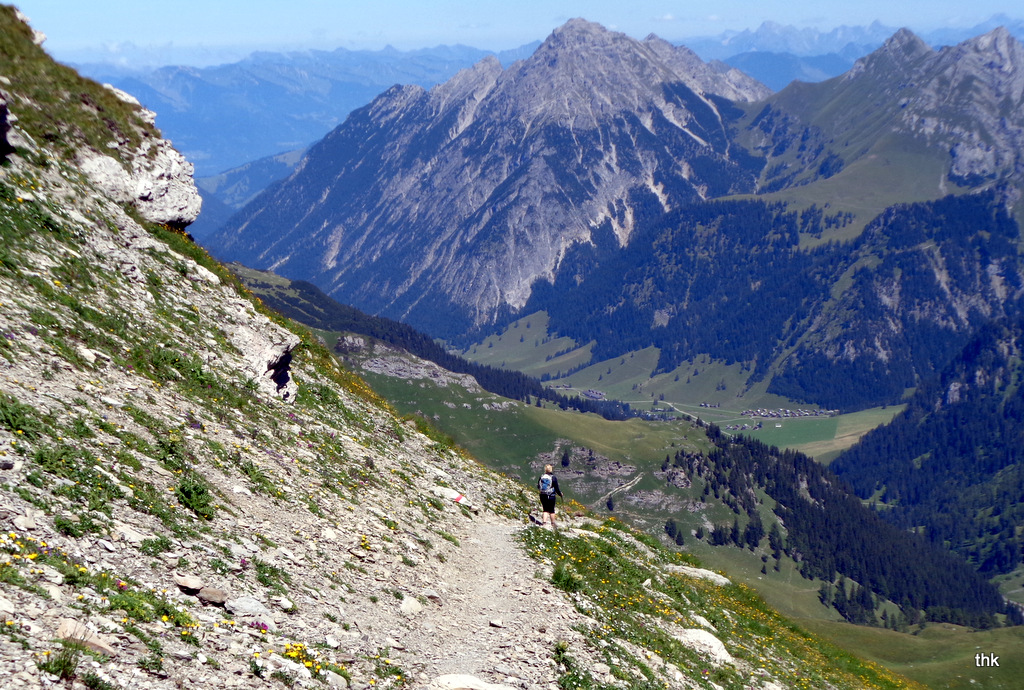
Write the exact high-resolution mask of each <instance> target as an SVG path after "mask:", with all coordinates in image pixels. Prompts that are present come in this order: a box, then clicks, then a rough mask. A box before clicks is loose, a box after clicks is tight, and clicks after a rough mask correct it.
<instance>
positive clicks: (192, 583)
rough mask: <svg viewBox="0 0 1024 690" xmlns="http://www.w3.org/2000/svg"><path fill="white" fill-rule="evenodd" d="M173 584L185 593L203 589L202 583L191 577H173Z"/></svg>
mask: <svg viewBox="0 0 1024 690" xmlns="http://www.w3.org/2000/svg"><path fill="white" fill-rule="evenodd" d="M174 584H176V585H178V587H179V588H180V589H182V590H184V591H186V592H190V593H192V592H198V591H199V590H201V589H202V588H203V581H202V580H200V579H199V578H198V577H193V576H191V575H175V576H174Z"/></svg>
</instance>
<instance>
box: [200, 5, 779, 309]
mask: <svg viewBox="0 0 1024 690" xmlns="http://www.w3.org/2000/svg"><path fill="white" fill-rule="evenodd" d="M767 94H768V90H767V89H766V88H765V87H763V86H761V85H759V84H757V83H756V82H754V81H753V80H751V79H749V78H747V77H745V76H744V75H742V74H741V73H739V72H738V71H736V70H731V69H728V68H724V67H723V66H717V67H716V66H709V65H706V64H704V63H703V62H701V61H700V60H699V59H698V58H697V57H696V56H695V55H694V54H693V53H691V52H690V51H688V50H686V49H685V48H676V47H673V46H671V45H669V44H668V43H666V42H664V41H662V40H660V39H658V38H657V37H653V36H652V37H650V38H648V39H647V40H645V41H636V40H633V39H631V38H629V37H627V36H625V35H623V34H618V33H615V32H610V31H607V30H605V29H603V28H602V27H600V26H598V25H596V24H591V23H589V22H586V21H583V20H572V21H570V22H568V23H567V24H566V25H564V26H563V27H561V28H559V29H558V30H556V31H555V32H554V33H553V34H552V35H551V36H550V37H549V38H548V40H546V41H545V42H544V43H543V44H542V45H541V46H540V47H539V48H538V49H537V51H536V52H535V53H534V54H533V55H532V56H531V57H530V58H529V59H527V60H524V61H521V62H517V63H515V64H514V65H512V66H510V67H509V68H508V69H507V70H503V69H502V68H501V66H500V65H499V63H498V62H497V60H495V59H493V58H489V59H486V60H484V61H482V62H480V63H478V64H477V65H476V66H475V67H473V68H472V69H469V70H464V71H463V72H460V73H459V74H458V75H456V76H455V77H454V78H453V79H451V80H450V81H448V82H446V83H445V84H442V85H440V86H437V87H435V88H434V89H432V90H430V91H424V90H423V89H421V88H418V87H395V88H393V89H391V90H390V91H388V92H386V93H385V94H383V95H382V96H381V97H379V98H378V99H376V100H375V101H374V102H373V103H371V104H370V105H369V106H367V107H366V108H364V109H362V110H359V111H356V112H355V113H353V114H352V116H350V118H349V119H348V121H347V122H346V123H345V124H344V125H342V126H341V127H339V128H338V129H336V130H335V131H333V132H332V133H331V134H330V135H328V136H327V137H326V138H324V140H323V141H321V142H319V143H318V144H317V145H315V146H314V147H313V148H312V149H311V150H310V152H309V154H308V156H307V157H306V159H305V161H304V162H303V163H302V164H300V166H299V168H298V170H297V171H296V172H295V173H294V174H293V175H292V176H291V178H290V179H288V180H287V181H285V182H284V183H282V184H280V185H279V186H277V187H276V188H274V189H272V190H269V191H268V192H267V193H265V194H264V195H262V196H261V197H260V198H258V199H257V200H256V201H254V202H253V203H252V204H251V205H250V206H248V207H247V208H246V209H245V210H243V211H242V212H241V213H240V214H239V215H238V216H237V217H236V219H235V220H234V221H233V222H231V223H229V225H228V227H227V228H226V229H225V230H224V231H223V232H222V233H220V234H219V235H218V236H217V237H215V238H213V239H212V240H211V241H210V246H211V248H212V249H213V251H214V252H215V253H217V254H218V255H220V256H223V257H225V258H232V259H237V260H239V261H241V262H243V263H246V264H249V265H253V266H256V267H273V268H274V269H275V270H277V271H278V272H280V273H282V274H285V275H289V276H293V277H298V276H302V277H303V278H306V279H310V280H313V281H314V282H317V283H318V284H319V285H320V286H321V287H322V288H324V289H325V290H326V291H327V292H329V293H330V294H332V295H335V296H339V297H342V298H343V301H346V302H350V303H354V304H357V305H359V306H361V307H363V308H369V309H371V310H373V311H377V312H381V313H384V314H387V315H390V316H396V317H402V318H407V319H409V320H410V321H411V322H412V323H418V324H420V325H427V322H429V321H437V320H438V314H439V313H445V314H447V316H446V317H445V320H446V321H448V328H449V329H457V328H460V327H463V326H466V325H469V324H478V323H484V322H487V321H490V320H491V319H493V318H494V316H495V315H496V314H497V313H499V312H500V311H502V310H504V309H508V308H509V307H511V308H517V307H520V306H522V305H523V304H524V303H525V302H526V300H527V299H528V297H529V295H530V292H531V289H532V285H533V283H534V282H535V281H536V280H538V279H550V278H551V277H552V276H553V274H554V271H555V270H556V269H557V267H558V266H559V262H560V261H561V260H562V258H563V257H564V256H565V253H566V251H567V250H568V249H569V248H570V247H572V246H574V245H578V244H580V243H583V244H591V243H594V242H599V243H600V242H603V243H611V244H613V245H623V244H625V243H627V242H628V241H629V238H630V235H631V233H632V231H633V228H634V225H635V223H636V221H637V219H638V218H639V217H644V216H649V215H651V214H654V213H660V212H662V211H664V210H665V209H670V208H675V207H678V206H680V205H682V204H685V203H689V202H691V201H693V200H698V199H702V198H707V197H713V196H720V195H722V194H727V193H732V192H743V191H750V190H752V189H753V183H754V176H755V175H756V173H757V170H758V167H757V165H756V164H753V165H752V164H751V161H750V159H749V157H747V156H746V155H745V154H743V153H742V152H740V151H737V150H735V149H734V148H733V147H732V145H731V143H730V137H729V134H728V120H729V117H730V113H731V112H732V111H731V110H730V108H731V106H729V105H728V101H726V100H724V99H726V98H728V99H735V100H753V99H756V98H762V97H764V96H766V95H767ZM442 307H444V309H443V311H439V310H441V308H442ZM435 325H436V324H435Z"/></svg>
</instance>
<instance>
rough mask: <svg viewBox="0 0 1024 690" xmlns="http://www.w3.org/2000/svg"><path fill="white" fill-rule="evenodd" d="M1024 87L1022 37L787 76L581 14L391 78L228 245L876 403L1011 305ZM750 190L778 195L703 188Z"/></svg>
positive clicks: (451, 320)
mask: <svg viewBox="0 0 1024 690" xmlns="http://www.w3.org/2000/svg"><path fill="white" fill-rule="evenodd" d="M1022 103H1024V49H1022V46H1021V45H1020V43H1018V42H1017V41H1016V40H1015V39H1014V38H1013V37H1012V36H1011V35H1010V34H1009V32H1008V31H1006V30H1005V29H997V30H994V31H992V32H990V33H988V34H985V35H982V36H979V37H977V38H974V39H971V40H969V41H966V42H964V43H962V44H960V45H958V46H953V47H948V48H943V49H941V50H933V49H931V48H929V47H928V46H927V45H926V44H925V43H924V42H923V41H922V40H921V39H920V38H919V37H917V36H915V35H914V34H912V33H911V32H909V31H905V30H902V31H899V32H897V33H896V34H895V35H894V36H892V37H891V38H890V39H888V40H887V41H886V43H885V44H884V45H883V46H882V47H881V48H879V49H878V50H876V51H875V52H873V53H872V54H870V55H868V56H866V57H865V58H862V59H861V60H859V61H858V62H857V63H856V65H855V66H854V68H853V69H851V70H850V71H849V72H848V73H846V74H845V75H844V76H842V77H840V78H838V79H832V80H829V81H826V82H822V83H819V84H793V85H791V86H789V87H787V88H786V89H784V90H783V91H781V92H779V93H777V94H770V93H769V90H768V89H767V88H765V87H763V86H761V85H759V84H758V83H756V82H754V81H753V80H751V79H750V78H749V77H746V76H745V75H743V74H742V73H740V72H738V71H728V69H727V68H726V67H725V66H724V65H723V64H722V63H710V64H709V63H704V62H703V61H701V60H700V59H699V58H697V57H696V56H695V55H694V54H693V53H692V52H690V51H688V50H686V49H683V48H676V47H673V46H671V45H669V44H667V43H665V42H663V41H660V39H657V38H656V37H650V38H648V39H647V40H645V41H636V40H634V39H631V38H629V37H627V36H624V35H622V34H616V33H614V32H609V31H606V30H604V29H603V28H601V27H599V26H597V25H594V24H590V23H587V22H584V21H582V20H574V21H572V22H569V23H568V24H566V25H565V26H564V27H562V28H560V29H559V30H557V31H555V32H554V33H553V34H552V36H551V37H550V38H549V39H548V40H547V41H545V43H544V44H543V45H542V46H541V47H540V48H538V50H537V52H536V53H534V55H533V56H531V58H530V59H528V60H525V61H523V62H520V63H517V64H516V65H514V66H512V67H510V68H509V69H507V70H503V69H502V68H501V67H500V65H499V64H498V63H497V61H495V60H485V61H483V62H481V63H479V64H478V65H477V66H475V67H474V68H473V69H472V70H466V71H463V72H461V73H460V74H459V75H457V76H456V77H455V78H453V79H452V80H450V81H449V82H447V83H446V84H444V85H442V86H439V87H436V88H434V89H432V90H431V91H429V92H428V91H424V90H422V89H419V88H416V87H405V88H395V89H392V90H390V91H388V92H387V93H385V94H383V95H382V96H380V97H379V98H377V99H376V100H375V101H374V102H373V103H372V104H371V105H369V106H367V107H366V108H363V109H360V110H359V111H357V112H356V113H354V114H353V115H352V116H351V117H350V118H349V120H348V121H347V122H346V123H345V124H344V125H342V126H340V127H338V128H337V129H336V130H334V131H333V132H332V133H331V134H330V135H329V136H327V137H326V138H325V139H323V140H322V141H321V142H319V143H318V144H316V145H314V146H313V147H312V148H311V149H310V150H309V153H308V154H307V156H306V157H305V158H304V159H303V161H302V163H301V164H300V165H299V167H298V169H297V170H296V171H295V173H293V174H292V176H291V177H290V178H288V179H287V180H285V181H283V182H281V183H279V184H278V185H276V186H275V187H273V188H272V189H270V190H268V191H267V192H266V193H264V194H262V195H260V196H259V197H257V198H256V199H255V200H254V201H253V202H252V203H250V204H249V205H247V206H246V207H245V209H243V211H242V212H240V213H239V214H238V215H236V216H235V217H234V218H233V219H232V221H230V222H229V224H228V225H227V227H226V228H225V229H224V230H223V231H222V232H220V233H218V234H217V235H216V236H214V237H212V238H211V239H210V240H209V243H210V246H211V247H212V249H213V251H215V252H216V253H218V254H219V255H221V256H224V257H226V258H231V259H236V260H239V261H241V262H243V263H246V264H249V265H254V266H256V267H260V268H267V267H269V268H274V269H275V270H277V271H278V272H280V273H282V274H284V275H288V276H290V277H294V278H302V279H306V280H310V281H312V282H314V283H317V284H318V285H320V286H321V287H322V288H323V289H324V290H325V291H327V292H328V293H329V294H331V295H332V296H334V297H336V298H339V299H341V301H345V302H350V303H353V304H355V305H356V306H358V307H360V308H363V309H366V310H368V311H371V312H374V313H379V314H383V315H386V316H390V317H392V318H398V319H401V320H407V321H408V322H410V323H412V324H413V325H415V326H417V327H419V328H422V329H424V330H426V331H427V332H430V333H431V334H432V335H435V336H439V337H444V338H447V339H450V340H454V341H455V342H459V341H460V339H464V338H465V337H466V336H467V334H469V333H473V332H476V333H483V332H485V331H487V330H488V329H494V328H497V327H500V326H501V325H502V324H503V323H507V322H509V321H510V320H511V319H513V318H515V317H516V316H519V315H523V314H527V313H531V312H533V311H537V310H546V311H548V313H549V314H550V315H551V328H552V330H554V331H555V332H558V333H559V334H561V335H568V336H571V337H572V338H574V339H575V340H576V341H577V342H580V343H585V342H588V341H590V340H595V341H596V344H595V346H594V349H593V354H594V357H595V358H597V360H600V359H603V358H609V357H614V356H618V355H620V354H622V353H624V352H627V351H631V350H635V349H640V348H643V347H647V346H649V345H656V346H657V347H658V348H659V349H660V353H661V354H660V362H659V371H671V370H672V369H673V368H675V367H678V366H680V365H681V364H682V363H683V362H684V361H687V360H688V359H691V358H693V357H694V356H696V355H698V354H701V353H707V354H710V355H711V356H712V357H713V358H716V359H720V360H722V361H724V362H726V363H729V362H741V363H744V366H745V367H747V368H748V370H749V372H750V379H749V380H750V381H751V382H754V381H759V380H764V379H765V378H770V379H771V386H770V387H769V391H770V392H771V391H774V392H778V393H780V394H783V395H786V396H787V397H789V398H790V399H796V400H801V401H807V402H817V403H820V404H822V405H824V406H826V407H839V408H843V409H857V408H860V407H865V406H870V405H875V404H884V403H886V402H893V401H896V400H899V398H900V396H901V395H902V394H903V392H904V390H905V389H909V388H912V387H914V386H915V385H917V383H918V382H919V380H920V378H921V377H922V376H927V375H930V374H931V373H932V372H933V371H934V370H935V369H936V367H941V366H942V364H943V363H944V362H945V361H947V360H948V358H949V357H951V356H952V355H953V353H955V352H956V351H957V350H958V348H959V347H962V346H963V344H964V343H965V342H966V340H967V338H969V336H970V334H971V333H972V332H973V330H974V329H976V328H977V327H978V326H979V325H980V324H981V323H982V322H983V321H984V320H986V319H988V318H992V317H997V316H1000V315H1003V314H1008V313H1011V312H1012V311H1013V310H1014V309H1016V308H1017V307H1016V300H1017V299H1018V297H1019V296H1020V295H1021V290H1022V288H1021V286H1022V285H1024V278H1022V276H1024V264H1022V262H1021V259H1020V258H1019V257H1018V255H1017V252H1016V249H1015V247H1016V242H1017V235H1018V232H1019V231H1018V228H1017V226H1016V224H1015V223H1014V222H1013V220H1012V218H1011V217H1010V216H1009V215H1008V213H1007V209H1012V208H1013V205H1014V204H1015V202H1016V200H1017V199H1018V198H1019V196H1020V193H1021V192H1020V190H1022V189H1024V157H1022V154H1021V151H1024V120H1022V113H1024V109H1022V108H1021V105H1022ZM982 190H985V193H984V194H982V195H974V196H968V197H966V198H961V197H962V195H964V194H965V193H969V192H981V191H982ZM740 194H744V195H751V194H757V195H759V197H760V198H758V199H757V200H749V197H748V200H747V201H743V202H732V203H730V204H721V203H714V202H712V200H713V199H716V198H720V197H727V196H735V195H740ZM946 195H954V196H953V197H951V198H950V199H948V200H946V201H942V202H939V201H937V200H938V199H940V198H941V197H943V196H946ZM907 202H915V204H914V205H910V206H908V205H905V204H906V203H907ZM894 204H897V206H893V205H894ZM899 204H903V205H899ZM888 207H891V208H889V210H886V209H887V208H888ZM876 216H877V217H876ZM909 238H914V239H913V241H910V239H909ZM824 370H832V371H833V372H835V373H836V375H835V376H832V377H822V376H821V372H822V371H824Z"/></svg>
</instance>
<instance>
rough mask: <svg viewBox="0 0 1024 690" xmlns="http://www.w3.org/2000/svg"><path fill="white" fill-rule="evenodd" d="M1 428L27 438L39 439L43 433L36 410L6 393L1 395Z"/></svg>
mask: <svg viewBox="0 0 1024 690" xmlns="http://www.w3.org/2000/svg"><path fill="white" fill-rule="evenodd" d="M0 426H3V427H6V428H7V429H9V430H10V431H11V432H12V433H14V434H17V435H19V436H24V437H25V438H39V435H40V434H41V433H42V431H43V425H42V422H40V421H39V418H38V416H37V415H36V410H35V408H33V407H32V406H31V405H25V404H23V403H20V402H18V401H17V400H16V399H14V398H12V397H11V396H9V395H7V394H6V393H0Z"/></svg>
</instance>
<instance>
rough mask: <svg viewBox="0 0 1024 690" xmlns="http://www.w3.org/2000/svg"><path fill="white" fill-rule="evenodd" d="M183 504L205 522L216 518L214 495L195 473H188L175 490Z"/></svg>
mask: <svg viewBox="0 0 1024 690" xmlns="http://www.w3.org/2000/svg"><path fill="white" fill-rule="evenodd" d="M174 492H175V494H176V495H177V496H178V500H179V501H181V504H182V505H183V506H185V507H186V508H188V509H189V510H191V511H192V512H193V513H195V514H196V516H197V517H199V518H201V519H203V520H210V519H211V518H213V516H214V512H215V511H214V504H213V494H212V493H211V492H210V488H209V487H208V486H207V485H206V482H204V481H203V480H202V479H200V478H199V476H198V475H196V474H195V473H194V472H188V473H186V474H185V476H184V477H182V478H181V481H180V482H178V486H177V487H175V489H174Z"/></svg>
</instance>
